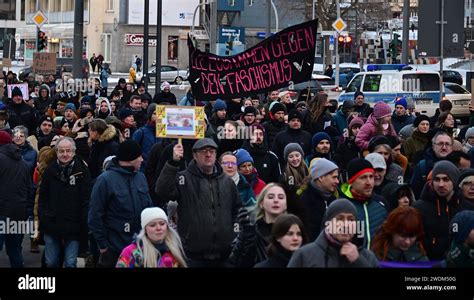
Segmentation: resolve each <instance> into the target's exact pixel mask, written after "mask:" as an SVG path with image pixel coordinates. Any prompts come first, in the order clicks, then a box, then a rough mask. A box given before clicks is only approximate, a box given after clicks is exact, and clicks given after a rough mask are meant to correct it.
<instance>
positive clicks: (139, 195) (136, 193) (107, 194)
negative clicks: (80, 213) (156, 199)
mask: <svg viewBox="0 0 474 300" xmlns="http://www.w3.org/2000/svg"><path fill="white" fill-rule="evenodd" d="M151 206H153V205H152V202H151V198H150V194H149V193H148V185H147V182H146V178H145V175H143V173H141V172H133V171H131V170H129V169H126V168H123V167H121V166H119V165H118V162H117V160H116V159H115V158H114V159H113V160H112V162H111V163H110V166H109V168H108V169H107V170H106V171H105V172H104V173H102V174H101V175H100V176H99V177H97V180H96V182H95V184H94V187H93V189H92V194H91V201H90V204H89V217H88V223H89V229H90V231H91V232H92V234H93V235H94V238H95V239H96V240H97V244H98V245H99V248H100V249H105V248H111V249H112V250H114V251H116V252H119V253H120V252H121V251H122V250H123V248H125V247H126V246H128V245H129V244H130V243H131V242H132V240H133V235H134V234H135V233H138V232H139V231H140V229H141V223H140V214H141V212H142V210H143V209H145V208H147V207H151Z"/></svg>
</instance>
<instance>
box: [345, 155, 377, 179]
mask: <svg viewBox="0 0 474 300" xmlns="http://www.w3.org/2000/svg"><path fill="white" fill-rule="evenodd" d="M367 171H371V172H374V167H373V166H372V164H371V163H370V162H369V161H368V160H366V159H364V158H354V159H353V160H351V161H350V162H349V163H348V164H347V175H348V178H349V180H348V181H347V182H348V183H349V184H351V183H353V182H354V180H356V179H357V178H358V177H359V176H361V175H362V174H364V173H366V172H367Z"/></svg>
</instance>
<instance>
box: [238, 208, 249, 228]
mask: <svg viewBox="0 0 474 300" xmlns="http://www.w3.org/2000/svg"><path fill="white" fill-rule="evenodd" d="M237 219H238V221H239V227H240V228H239V229H240V230H243V231H246V229H249V228H252V227H253V225H252V222H251V221H250V213H249V212H248V210H247V209H246V208H245V207H241V208H240V209H239V212H238V214H237ZM240 230H239V231H240Z"/></svg>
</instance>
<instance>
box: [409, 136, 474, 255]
mask: <svg viewBox="0 0 474 300" xmlns="http://www.w3.org/2000/svg"><path fill="white" fill-rule="evenodd" d="M439 143H442V142H439ZM432 178H433V179H432V182H431V184H428V185H426V187H425V188H424V189H423V193H422V195H421V197H420V200H419V201H417V202H415V204H414V205H413V207H415V208H416V209H418V211H419V212H420V213H421V215H422V218H423V228H424V231H425V240H424V243H423V245H424V247H425V250H426V256H428V258H429V259H430V260H442V259H444V258H445V257H446V252H447V251H448V249H449V223H450V221H451V219H452V218H453V217H454V216H455V215H456V214H457V213H458V212H460V211H462V210H474V205H473V204H471V203H469V202H467V201H465V200H463V199H462V198H461V197H460V194H459V189H458V186H460V185H463V184H464V183H465V182H467V181H465V182H464V183H463V181H464V180H461V181H460V180H459V178H460V176H459V170H458V169H457V167H456V166H455V165H454V164H453V163H452V162H449V161H446V160H443V161H439V162H437V163H436V164H435V165H434V168H433V171H432Z"/></svg>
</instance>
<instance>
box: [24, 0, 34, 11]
mask: <svg viewBox="0 0 474 300" xmlns="http://www.w3.org/2000/svg"><path fill="white" fill-rule="evenodd" d="M35 10H36V0H28V3H27V5H26V13H28V14H31V13H34V12H35Z"/></svg>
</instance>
